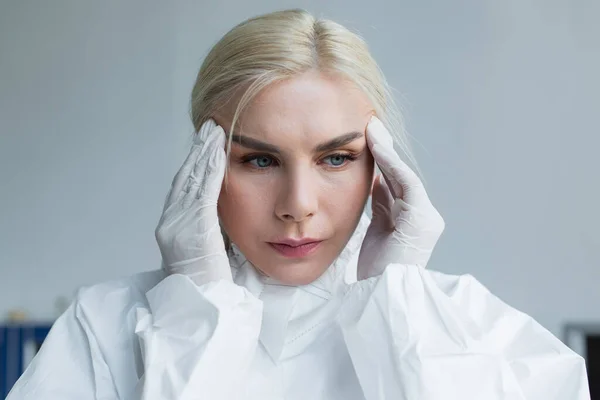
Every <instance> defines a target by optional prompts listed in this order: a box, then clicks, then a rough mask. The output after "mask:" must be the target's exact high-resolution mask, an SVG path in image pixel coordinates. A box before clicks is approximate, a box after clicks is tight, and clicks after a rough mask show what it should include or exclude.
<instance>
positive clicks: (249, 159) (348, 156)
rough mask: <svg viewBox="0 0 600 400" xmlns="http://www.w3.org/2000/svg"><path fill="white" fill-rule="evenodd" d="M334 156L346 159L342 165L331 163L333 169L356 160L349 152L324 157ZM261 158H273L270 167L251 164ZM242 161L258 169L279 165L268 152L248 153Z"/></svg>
mask: <svg viewBox="0 0 600 400" xmlns="http://www.w3.org/2000/svg"><path fill="white" fill-rule="evenodd" d="M334 157H341V158H343V159H344V163H343V164H342V165H337V166H334V165H329V167H330V168H332V169H341V168H343V167H345V166H346V165H347V164H348V163H350V162H353V161H355V160H356V156H355V155H352V154H347V153H334V154H330V155H328V156H327V157H324V158H323V159H328V158H334ZM259 158H268V159H270V160H272V163H271V165H269V166H268V167H259V166H256V165H253V164H251V162H252V161H254V160H257V159H259ZM242 163H243V164H249V165H250V166H251V167H252V168H254V169H257V170H267V169H269V168H273V167H275V166H277V165H278V161H277V159H275V158H274V157H272V156H270V155H268V154H253V155H248V156H246V157H244V158H243V159H242Z"/></svg>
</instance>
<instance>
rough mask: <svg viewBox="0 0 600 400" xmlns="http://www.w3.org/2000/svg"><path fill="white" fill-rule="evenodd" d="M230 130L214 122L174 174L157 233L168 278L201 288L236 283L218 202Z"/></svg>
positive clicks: (197, 138) (200, 134)
mask: <svg viewBox="0 0 600 400" xmlns="http://www.w3.org/2000/svg"><path fill="white" fill-rule="evenodd" d="M225 141H226V138H225V132H224V131H223V128H221V127H220V126H218V125H217V124H216V123H215V121H214V120H212V119H209V120H208V121H206V122H205V123H204V124H203V125H202V126H201V128H200V131H199V132H198V133H197V134H196V136H195V138H194V144H193V145H192V149H191V151H190V154H189V155H188V157H187V159H186V160H185V162H184V163H183V166H182V167H181V169H180V170H179V171H178V172H177V174H176V175H175V178H174V179H173V184H172V185H171V191H170V192H169V195H168V196H167V199H166V202H165V206H164V209H163V213H162V216H161V218H160V221H159V223H158V226H157V227H156V231H155V235H156V241H157V242H158V247H159V248H160V252H161V254H162V259H163V268H164V269H165V270H166V271H167V272H168V273H169V274H183V275H186V276H189V277H190V278H191V279H192V280H193V281H194V282H195V283H196V284H197V285H202V284H204V283H207V282H211V281H216V280H220V279H226V280H232V278H231V269H230V267H229V259H228V257H227V252H226V250H225V243H224V241H223V235H222V234H221V229H220V226H219V217H218V213H217V200H218V198H219V193H220V191H221V185H222V183H223V177H224V174H225V167H226V163H227V161H226V156H225Z"/></svg>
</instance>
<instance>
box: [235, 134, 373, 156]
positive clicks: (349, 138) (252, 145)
mask: <svg viewBox="0 0 600 400" xmlns="http://www.w3.org/2000/svg"><path fill="white" fill-rule="evenodd" d="M361 137H363V133H362V132H349V133H345V134H343V135H340V136H338V137H336V138H333V139H331V140H329V141H327V142H325V143H321V144H319V145H317V146H315V148H314V149H313V151H314V152H315V153H324V152H326V151H329V150H334V149H337V148H339V147H342V146H345V145H347V144H349V143H351V142H353V141H355V140H356V139H358V138H361ZM233 138H234V139H235V140H234V141H235V142H236V143H237V144H239V145H240V146H243V147H246V148H248V149H252V150H256V151H265V152H268V153H275V154H281V150H280V149H279V147H277V146H274V145H272V144H269V143H265V142H262V141H260V140H257V139H253V138H251V137H248V136H243V135H234V136H233Z"/></svg>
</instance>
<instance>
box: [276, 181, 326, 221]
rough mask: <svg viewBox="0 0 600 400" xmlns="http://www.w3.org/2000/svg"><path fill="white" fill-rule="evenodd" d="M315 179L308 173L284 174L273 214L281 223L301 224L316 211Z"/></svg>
mask: <svg viewBox="0 0 600 400" xmlns="http://www.w3.org/2000/svg"><path fill="white" fill-rule="evenodd" d="M316 178H317V177H314V176H311V173H310V171H295V172H293V173H290V174H286V176H285V177H283V179H284V180H285V182H283V183H282V185H281V191H280V192H279V196H278V198H277V202H276V204H275V214H276V215H277V217H278V218H279V219H281V220H282V221H288V222H302V221H304V220H306V219H308V218H310V217H312V216H313V215H314V214H315V213H316V212H317V210H318V195H317V191H318V183H317V179H316Z"/></svg>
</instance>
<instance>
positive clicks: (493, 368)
mask: <svg viewBox="0 0 600 400" xmlns="http://www.w3.org/2000/svg"><path fill="white" fill-rule="evenodd" d="M367 134H368V136H367V141H368V142H369V146H370V150H371V153H372V154H373V156H374V158H375V160H376V162H377V164H378V165H379V166H380V167H381V168H382V171H383V173H384V177H385V180H386V181H387V182H388V183H387V185H386V184H384V183H383V182H382V181H381V179H379V181H377V182H376V184H375V185H374V190H373V221H372V222H370V221H369V219H368V218H367V217H366V216H365V215H363V216H362V219H361V221H360V223H359V225H358V227H357V229H356V231H355V232H354V234H353V236H352V238H351V239H350V241H349V242H348V243H347V245H346V247H345V248H344V250H343V251H342V252H341V254H340V256H339V257H338V258H337V259H336V261H335V262H334V263H333V264H332V265H331V266H329V268H328V269H327V270H326V272H325V273H324V274H323V275H322V276H321V277H320V278H319V279H317V280H316V281H314V282H313V283H311V284H309V285H306V286H301V287H299V286H286V285H282V284H278V283H277V282H275V281H273V280H272V279H271V278H267V277H265V276H264V275H262V274H259V273H258V272H257V270H256V269H255V267H254V266H253V265H251V264H250V262H248V261H247V260H246V259H245V257H244V256H243V255H242V254H241V253H240V252H239V250H238V249H237V248H236V247H235V246H234V247H233V248H232V251H230V252H229V254H227V253H226V252H225V247H224V244H223V237H222V236H221V233H220V232H219V229H218V216H217V211H216V207H217V198H218V195H219V190H220V187H221V183H222V179H223V173H224V165H225V154H224V140H225V137H224V132H223V131H222V129H221V128H220V127H218V126H216V124H215V123H214V122H207V123H206V124H204V125H203V127H202V128H201V129H200V132H199V134H198V135H197V138H196V144H195V145H194V146H193V148H192V151H191V152H190V156H189V157H188V159H187V160H186V162H185V163H184V166H183V167H182V169H181V170H180V172H179V173H178V174H177V175H176V178H175V180H174V183H173V186H172V190H171V192H170V193H169V195H168V196H167V201H166V205H165V209H164V210H163V216H162V218H161V221H160V222H159V227H158V229H157V240H158V244H159V247H160V249H161V253H162V258H163V266H164V271H162V270H161V271H155V272H149V273H142V274H138V275H135V276H133V277H131V278H128V279H123V280H120V281H115V282H110V283H104V284H100V285H96V286H92V287H90V288H87V289H84V290H81V291H80V292H79V294H78V296H77V298H76V300H75V302H74V303H73V304H72V305H71V307H70V308H69V309H68V310H67V311H66V312H65V314H64V315H62V316H61V317H60V319H59V320H58V321H57V322H56V323H55V325H54V327H53V328H52V331H51V332H50V334H49V336H48V338H47V340H46V342H45V343H44V345H43V346H42V349H41V351H40V352H39V354H38V355H37V356H36V357H35V359H34V360H33V362H32V364H31V365H30V367H29V368H28V369H27V371H26V372H25V374H24V375H23V376H22V377H21V379H20V380H19V381H18V382H17V384H16V386H15V387H14V389H13V391H12V392H11V394H10V395H9V397H8V400H23V399H31V400H33V399H35V400H52V399H57V400H58V399H60V400H91V399H101V400H113V399H121V400H139V399H143V400H159V399H161V400H164V399H177V400H191V399H210V400H221V399H244V400H254V399H256V400H258V399H260V400H271V399H278V400H279V399H287V400H296V399H297V400H300V399H302V400H305V399H310V400H319V399H324V400H325V399H327V400H335V399H340V400H342V399H343V400H359V399H360V400H363V399H366V400H384V399H390V400H391V399H393V400H500V399H502V400H534V399H535V400H587V399H589V392H588V386H587V378H586V370H585V364H584V361H583V359H582V358H581V357H580V356H578V355H576V354H575V353H573V352H572V351H571V350H569V349H568V348H567V347H566V346H565V345H564V344H562V343H561V342H560V341H559V340H558V339H556V338H555V337H554V336H552V335H551V334H550V333H549V332H548V331H546V330H545V329H544V328H542V327H541V326H540V325H539V324H537V323H536V322H535V321H534V320H533V319H532V318H530V317H528V316H527V315H525V314H523V313H521V312H518V311H516V310H514V309H512V308H510V307H509V306H507V305H506V304H504V303H503V302H502V301H500V300H498V299H497V298H496V297H494V296H493V295H492V294H490V293H489V292H488V291H487V290H486V289H485V288H484V287H483V286H482V285H481V284H479V283H478V282H477V281H476V280H475V279H474V278H472V277H471V276H461V277H457V276H449V275H445V274H441V273H437V272H433V271H429V270H427V269H425V268H424V267H425V266H426V264H427V261H428V259H429V256H430V254H431V251H432V250H433V247H434V246H435V243H436V241H437V239H438V237H439V235H440V234H441V231H442V230H443V220H442V219H441V217H440V216H439V214H438V213H437V211H436V210H435V208H434V207H433V206H432V205H431V203H430V201H429V199H428V197H427V194H426V193H425V191H424V189H423V187H422V185H421V184H420V182H419V181H418V177H416V175H414V173H412V171H410V170H409V169H408V168H407V167H406V166H405V164H403V163H402V161H401V160H400V158H399V157H398V155H397V154H396V153H395V152H394V150H393V143H392V140H391V137H390V136H389V134H388V133H387V132H386V129H385V127H384V126H383V125H382V124H381V123H380V122H379V121H378V120H377V119H374V122H372V123H371V124H369V127H368V128H367ZM390 224H392V225H391V227H392V229H390ZM361 246H362V248H361ZM359 256H360V257H359ZM357 277H358V279H359V281H357Z"/></svg>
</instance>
